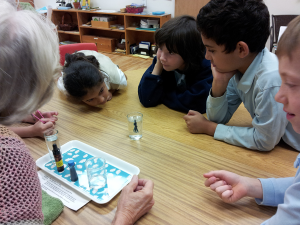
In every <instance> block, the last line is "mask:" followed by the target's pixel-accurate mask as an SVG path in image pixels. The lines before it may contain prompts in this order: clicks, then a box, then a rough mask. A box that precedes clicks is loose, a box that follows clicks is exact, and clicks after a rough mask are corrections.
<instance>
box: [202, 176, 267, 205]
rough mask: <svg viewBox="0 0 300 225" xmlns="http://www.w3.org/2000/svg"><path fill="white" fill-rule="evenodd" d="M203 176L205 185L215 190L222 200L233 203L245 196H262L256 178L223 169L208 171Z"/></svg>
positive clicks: (259, 184)
mask: <svg viewBox="0 0 300 225" xmlns="http://www.w3.org/2000/svg"><path fill="white" fill-rule="evenodd" d="M203 176H204V177H205V178H207V179H206V180H205V182H204V184H205V186H206V187H210V189H212V190H213V191H215V192H216V193H217V194H218V195H219V197H220V198H221V199H222V200H223V201H224V202H227V203H233V202H236V201H238V200H239V199H241V198H243V197H246V196H249V197H253V198H260V199H262V198H263V191H262V186H261V183H260V181H259V180H258V179H256V178H250V177H243V176H240V175H238V174H235V173H231V172H228V171H224V170H218V171H210V172H208V173H205V174H203Z"/></svg>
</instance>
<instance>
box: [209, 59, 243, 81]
mask: <svg viewBox="0 0 300 225" xmlns="http://www.w3.org/2000/svg"><path fill="white" fill-rule="evenodd" d="M211 71H212V74H213V77H214V80H218V81H222V82H226V84H228V82H229V80H230V79H231V78H232V77H233V76H234V74H236V73H237V70H233V71H230V72H219V71H218V70H217V69H216V67H214V66H213V65H212V64H211ZM226 86H227V85H226Z"/></svg>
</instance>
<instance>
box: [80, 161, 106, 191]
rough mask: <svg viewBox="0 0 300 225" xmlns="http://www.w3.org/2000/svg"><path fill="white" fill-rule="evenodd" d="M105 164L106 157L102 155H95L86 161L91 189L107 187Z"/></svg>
mask: <svg viewBox="0 0 300 225" xmlns="http://www.w3.org/2000/svg"><path fill="white" fill-rule="evenodd" d="M105 164H106V161H105V159H103V158H100V157H93V158H90V159H88V160H87V161H86V162H85V168H86V173H87V177H88V182H89V186H90V189H100V188H103V187H105V185H106V183H107V177H106V168H105Z"/></svg>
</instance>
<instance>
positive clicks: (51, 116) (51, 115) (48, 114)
mask: <svg viewBox="0 0 300 225" xmlns="http://www.w3.org/2000/svg"><path fill="white" fill-rule="evenodd" d="M41 113H42V115H43V117H44V118H48V119H50V120H51V121H53V122H55V121H57V120H58V118H57V117H56V116H57V115H58V112H55V111H51V112H41ZM33 114H34V115H35V116H37V117H38V118H40V119H41V115H40V114H39V113H38V112H37V111H36V112H34V113H33ZM38 121H39V120H38V119H36V118H35V117H34V118H33V116H32V115H28V116H26V118H24V119H23V120H22V122H24V123H36V122H38Z"/></svg>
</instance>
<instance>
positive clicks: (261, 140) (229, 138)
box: [214, 87, 288, 151]
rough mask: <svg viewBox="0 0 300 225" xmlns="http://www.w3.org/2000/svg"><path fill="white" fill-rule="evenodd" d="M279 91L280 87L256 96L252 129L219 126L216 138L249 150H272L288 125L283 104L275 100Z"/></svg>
mask: <svg viewBox="0 0 300 225" xmlns="http://www.w3.org/2000/svg"><path fill="white" fill-rule="evenodd" d="M277 91H278V87H277V88H270V89H267V90H264V91H263V92H260V93H259V94H258V95H257V96H256V99H255V104H256V109H255V116H254V118H253V120H252V125H253V127H252V128H250V127H235V126H226V125H223V124H218V126H217V127H216V130H215V134H214V138H215V139H217V140H221V141H225V142H227V143H230V144H232V145H237V146H243V147H246V148H249V149H254V150H260V151H269V150H272V149H273V148H274V147H275V145H277V144H278V142H279V141H280V139H281V137H282V136H283V134H284V133H285V128H286V126H287V123H288V121H287V120H286V118H285V113H284V111H283V109H282V104H280V103H277V102H276V101H275V99H274V96H275V94H276V93H277Z"/></svg>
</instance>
